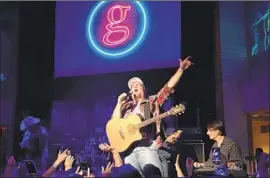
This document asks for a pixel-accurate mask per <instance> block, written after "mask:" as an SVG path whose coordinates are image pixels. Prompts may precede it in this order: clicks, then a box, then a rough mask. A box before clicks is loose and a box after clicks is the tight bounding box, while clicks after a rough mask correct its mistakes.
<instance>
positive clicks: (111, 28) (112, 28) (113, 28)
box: [103, 5, 131, 46]
mask: <svg viewBox="0 0 270 178" xmlns="http://www.w3.org/2000/svg"><path fill="white" fill-rule="evenodd" d="M116 9H119V10H120V18H119V20H115V19H114V18H115V16H114V12H115V10H116ZM130 9H131V7H130V6H120V5H115V6H113V7H112V8H110V9H109V11H108V15H107V19H108V21H109V24H108V25H106V29H107V31H108V32H107V33H106V34H105V35H104V37H103V43H104V44H105V45H108V46H114V45H118V44H120V43H122V42H124V41H126V40H127V38H128V36H129V28H128V27H127V26H123V25H119V24H121V23H122V22H123V21H124V20H125V19H126V18H127V11H129V10H130ZM113 33H124V36H123V37H122V38H121V39H119V40H117V41H110V39H109V37H110V36H111V34H113Z"/></svg>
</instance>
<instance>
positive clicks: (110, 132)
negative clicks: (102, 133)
mask: <svg viewBox="0 0 270 178" xmlns="http://www.w3.org/2000/svg"><path fill="white" fill-rule="evenodd" d="M139 123H141V118H140V117H139V116H138V115H130V116H128V117H127V118H125V119H122V118H113V119H111V120H109V121H108V122H107V125H106V133H107V137H108V140H109V142H110V145H111V146H112V148H115V150H116V151H118V152H119V153H121V152H123V151H125V150H127V149H128V148H129V147H130V145H131V144H132V143H133V142H135V141H138V140H141V139H142V135H141V133H140V130H139V129H137V128H136V125H137V124H139Z"/></svg>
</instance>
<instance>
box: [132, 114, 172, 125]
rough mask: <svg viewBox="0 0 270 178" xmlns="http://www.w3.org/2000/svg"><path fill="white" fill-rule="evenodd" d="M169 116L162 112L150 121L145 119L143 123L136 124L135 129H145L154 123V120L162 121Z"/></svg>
mask: <svg viewBox="0 0 270 178" xmlns="http://www.w3.org/2000/svg"><path fill="white" fill-rule="evenodd" d="M169 115H170V112H169V111H167V112H164V113H162V114H160V115H158V116H156V117H153V118H151V119H147V120H145V121H143V122H141V123H139V124H137V129H140V128H143V127H146V126H148V125H149V124H152V123H154V122H156V120H158V119H164V118H165V117H167V116H169Z"/></svg>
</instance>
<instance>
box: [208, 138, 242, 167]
mask: <svg viewBox="0 0 270 178" xmlns="http://www.w3.org/2000/svg"><path fill="white" fill-rule="evenodd" d="M213 148H217V142H215V143H214V144H213V146H212V149H211V152H210V154H209V159H208V160H207V161H206V162H205V165H206V166H213V163H212V155H213ZM220 152H221V153H222V154H223V155H224V156H225V157H226V159H227V161H228V162H234V163H235V164H236V165H237V166H242V165H243V161H242V153H241V149H240V147H239V146H238V145H237V144H236V143H235V142H234V141H233V140H232V139H230V138H228V137H224V139H223V141H222V143H221V146H220Z"/></svg>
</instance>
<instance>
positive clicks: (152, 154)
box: [112, 57, 192, 175]
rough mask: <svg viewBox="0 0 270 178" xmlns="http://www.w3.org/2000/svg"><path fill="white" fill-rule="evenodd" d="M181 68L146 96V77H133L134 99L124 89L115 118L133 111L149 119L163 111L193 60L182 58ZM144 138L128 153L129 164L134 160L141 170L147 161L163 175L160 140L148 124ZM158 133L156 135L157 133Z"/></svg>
mask: <svg viewBox="0 0 270 178" xmlns="http://www.w3.org/2000/svg"><path fill="white" fill-rule="evenodd" d="M179 65H180V66H179V68H178V69H177V71H176V72H175V74H174V75H173V76H172V77H171V78H170V80H169V81H168V82H167V83H166V84H165V86H164V87H163V88H162V89H161V90H160V91H159V92H158V93H157V94H156V95H152V96H150V97H148V98H147V97H146V92H145V86H144V83H143V81H142V80H141V79H140V78H138V77H133V78H131V79H130V80H129V81H128V87H129V89H130V91H131V93H132V95H131V97H132V101H130V102H127V100H126V98H127V94H126V93H122V94H121V95H120V96H119V97H118V101H117V105H116V106H115V109H114V112H113V115H112V119H113V118H122V117H123V118H126V117H127V116H128V115H130V114H138V115H140V116H141V117H142V119H149V118H150V116H151V115H153V116H156V115H158V114H159V111H160V108H159V107H160V106H162V105H163V103H164V101H165V100H166V99H167V97H168V96H169V95H170V94H171V93H173V92H174V88H175V86H176V84H177V83H178V82H179V80H180V78H181V76H182V74H183V72H184V71H185V70H186V69H188V68H189V67H190V66H191V65H192V63H191V62H190V61H189V57H187V58H186V59H185V60H183V61H182V60H181V59H180V62H179ZM142 132H143V133H144V134H143V136H144V138H143V139H142V140H141V141H139V142H138V143H136V146H135V147H134V149H132V151H131V153H130V154H127V156H125V158H124V161H125V163H126V164H131V165H132V166H133V167H135V168H136V169H137V170H138V171H139V172H140V173H141V174H142V170H143V168H144V167H145V166H146V165H147V166H148V165H153V166H155V167H156V168H158V169H159V170H160V172H161V174H162V175H163V169H162V164H161V161H160V158H159V154H158V150H157V148H156V147H157V144H156V143H155V142H153V137H152V136H153V135H152V128H151V127H150V128H149V127H148V128H145V129H143V130H142ZM159 135H160V121H157V123H156V136H159ZM156 136H155V137H156Z"/></svg>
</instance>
